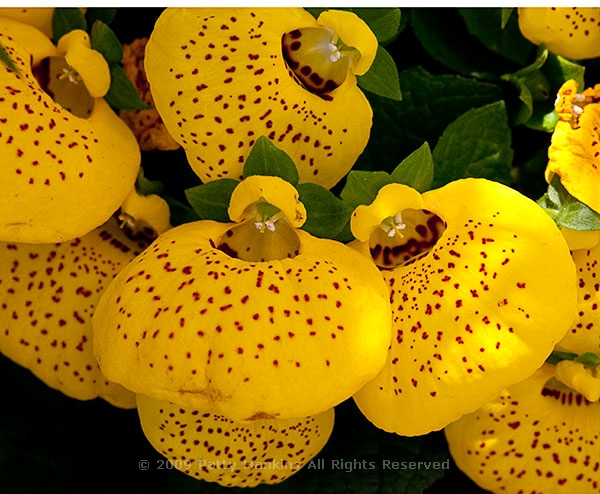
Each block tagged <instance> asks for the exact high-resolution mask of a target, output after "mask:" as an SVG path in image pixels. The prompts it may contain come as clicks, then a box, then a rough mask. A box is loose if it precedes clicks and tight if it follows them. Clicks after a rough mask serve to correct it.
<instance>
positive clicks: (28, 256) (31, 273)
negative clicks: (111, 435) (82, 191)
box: [0, 219, 141, 408]
mask: <svg viewBox="0 0 600 494" xmlns="http://www.w3.org/2000/svg"><path fill="white" fill-rule="evenodd" d="M140 250H141V249H140V247H139V246H138V245H137V244H135V243H134V242H132V241H131V240H129V239H128V238H127V237H126V236H125V235H124V234H123V232H121V230H120V229H119V227H118V225H117V222H116V220H115V219H111V220H110V221H109V222H108V223H106V224H105V225H103V226H101V227H99V228H97V229H95V230H94V231H92V232H90V233H89V234H88V235H86V236H84V237H82V238H76V239H74V240H72V241H71V242H65V243H62V244H16V243H0V252H2V255H1V256H0V352H2V353H3V354H4V355H6V356H7V357H9V358H10V359H12V360H14V361H15V362H16V363H18V364H19V365H22V366H23V367H26V368H28V369H30V370H31V371H32V372H33V373H34V374H35V375H36V376H37V377H38V378H40V379H41V380H42V381H44V382H45V383H46V384H47V385H48V386H50V387H52V388H55V389H58V390H59V391H61V392H63V393H64V394H66V395H67V396H70V397H73V398H77V399H80V400H89V399H92V398H96V397H98V396H100V397H102V398H104V399H106V400H107V401H109V402H111V403H113V404H115V405H117V406H120V407H124V408H131V407H133V406H134V403H135V397H134V395H133V394H132V393H131V392H129V391H127V390H125V389H124V388H122V387H121V386H120V385H118V384H114V383H111V382H109V381H107V379H106V378H105V377H104V376H103V375H102V373H101V371H100V368H99V367H98V363H97V362H96V358H95V357H94V355H93V353H92V321H91V319H92V313H93V311H94V309H95V307H96V304H97V302H98V299H99V298H100V295H101V294H102V292H103V291H104V289H105V288H106V286H107V285H108V284H109V282H110V281H111V280H112V278H113V277H114V276H115V275H116V274H117V273H118V272H119V271H120V270H121V269H122V268H123V267H124V266H125V265H126V264H127V263H128V262H129V261H130V260H131V259H133V258H134V257H135V255H136V254H137V253H139V251H140Z"/></svg>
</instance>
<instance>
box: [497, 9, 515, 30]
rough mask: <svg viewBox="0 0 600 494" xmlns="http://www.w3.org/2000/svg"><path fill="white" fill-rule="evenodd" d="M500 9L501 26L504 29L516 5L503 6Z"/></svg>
mask: <svg viewBox="0 0 600 494" xmlns="http://www.w3.org/2000/svg"><path fill="white" fill-rule="evenodd" d="M500 10H501V11H502V14H501V17H502V18H501V22H500V27H501V28H502V29H504V28H505V27H506V24H508V20H509V19H510V16H511V15H512V13H513V11H514V10H515V9H514V7H502V8H501V9H500Z"/></svg>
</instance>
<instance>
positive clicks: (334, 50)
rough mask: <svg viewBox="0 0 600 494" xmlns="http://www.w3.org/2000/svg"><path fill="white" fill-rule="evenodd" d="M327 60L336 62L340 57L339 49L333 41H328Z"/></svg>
mask: <svg viewBox="0 0 600 494" xmlns="http://www.w3.org/2000/svg"><path fill="white" fill-rule="evenodd" d="M328 48H329V52H330V53H329V60H331V61H332V62H337V61H338V60H339V59H340V58H342V54H341V53H340V50H339V49H338V47H337V45H336V44H335V43H329V46H328Z"/></svg>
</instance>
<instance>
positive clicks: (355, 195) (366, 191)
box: [341, 170, 393, 209]
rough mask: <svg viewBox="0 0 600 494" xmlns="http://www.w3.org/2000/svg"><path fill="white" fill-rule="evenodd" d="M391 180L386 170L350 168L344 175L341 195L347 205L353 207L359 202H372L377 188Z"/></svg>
mask: <svg viewBox="0 0 600 494" xmlns="http://www.w3.org/2000/svg"><path fill="white" fill-rule="evenodd" d="M392 182H393V180H392V177H391V176H390V174H389V173H386V172H381V171H379V172H367V171H361V170H352V171H351V172H350V173H349V174H348V176H347V177H346V184H345V185H344V188H343V189H342V192H341V197H342V199H343V200H344V202H345V203H346V204H347V205H348V206H349V207H351V208H352V209H354V208H355V207H356V206H359V205H361V204H370V203H372V202H373V201H374V200H375V197H377V193H378V192H379V189H381V187H383V186H384V185H387V184H391V183H392Z"/></svg>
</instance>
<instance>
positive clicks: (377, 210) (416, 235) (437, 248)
mask: <svg viewBox="0 0 600 494" xmlns="http://www.w3.org/2000/svg"><path fill="white" fill-rule="evenodd" d="M351 227H352V232H353V233H354V236H355V237H356V238H357V240H356V241H355V243H354V246H355V247H356V248H358V249H360V250H361V251H362V252H364V253H365V254H366V255H369V254H370V255H371V256H372V258H373V260H374V262H375V263H377V265H378V266H380V268H381V272H382V274H383V276H384V278H385V280H386V281H387V283H388V286H389V292H390V299H391V302H392V311H393V326H392V345H391V347H390V350H389V354H388V359H387V363H386V365H385V367H384V368H383V369H382V371H381V372H380V373H379V375H378V376H377V377H376V378H375V379H374V380H373V381H371V382H369V383H368V384H367V385H366V386H365V387H364V388H363V389H361V390H360V391H359V392H358V393H357V394H356V395H355V396H354V399H355V401H356V403H357V404H358V406H359V408H360V409H361V411H362V412H363V413H364V414H365V416H366V417H367V418H368V419H369V420H370V421H371V422H373V423H374V424H375V425H376V426H377V427H379V428H381V429H384V430H386V431H391V432H396V433H398V434H401V435H407V436H413V435H419V434H425V433H428V432H430V431H432V430H438V429H441V428H442V427H444V426H445V425H447V424H448V423H449V422H451V421H453V420H456V419H457V418H459V417H460V416H461V415H463V414H465V413H468V412H472V411H473V410H476V409H477V408H478V407H480V406H481V405H482V404H484V403H485V402H487V401H489V400H491V399H493V398H495V397H496V396H497V395H498V394H499V393H500V392H501V391H502V389H504V388H505V387H506V386H508V385H511V384H513V383H515V382H518V381H520V380H523V379H525V378H527V377H528V376H530V375H531V374H532V373H533V372H534V371H535V370H536V369H537V368H538V367H539V366H540V365H541V364H542V363H543V362H544V360H545V359H546V357H547V356H548V355H549V354H550V352H551V351H552V350H553V348H554V345H555V344H556V342H557V341H558V340H559V339H560V338H561V337H562V336H563V335H564V334H565V332H566V331H567V329H568V327H569V324H570V323H571V321H572V320H573V318H574V317H575V311H576V287H575V270H574V266H573V261H572V260H571V257H570V253H569V250H568V247H567V245H566V242H565V241H564V239H563V238H562V236H561V234H560V231H559V229H558V228H557V227H556V226H555V224H554V222H553V221H552V220H551V219H550V218H549V217H548V216H547V215H546V213H545V212H544V211H543V210H542V209H541V208H540V207H539V206H538V205H537V204H535V203H534V202H533V201H531V200H529V199H528V198H526V197H524V196H523V195H521V194H519V193H518V192H516V191H514V190H512V189H510V188H508V187H506V186H504V185H501V184H499V183H496V182H491V181H487V180H484V179H465V180H459V181H456V182H452V183H449V184H448V185H446V186H445V187H442V188H440V189H437V190H432V191H428V192H425V193H423V194H419V193H418V192H417V191H416V190H414V189H411V188H409V187H407V186H405V185H400V184H391V185H387V186H385V187H383V188H382V189H381V190H380V191H379V194H378V195H377V198H376V199H375V201H374V202H373V204H371V205H370V206H359V207H358V208H357V209H356V210H355V212H354V213H353V216H352V219H351Z"/></svg>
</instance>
